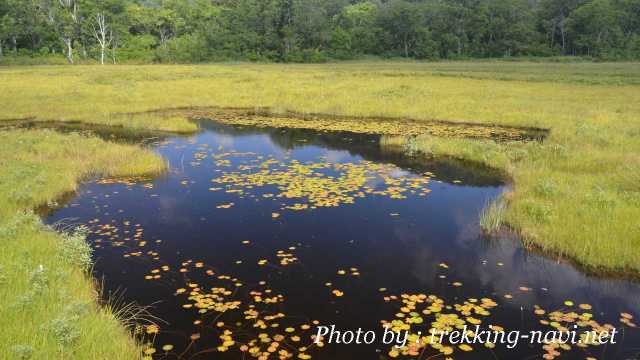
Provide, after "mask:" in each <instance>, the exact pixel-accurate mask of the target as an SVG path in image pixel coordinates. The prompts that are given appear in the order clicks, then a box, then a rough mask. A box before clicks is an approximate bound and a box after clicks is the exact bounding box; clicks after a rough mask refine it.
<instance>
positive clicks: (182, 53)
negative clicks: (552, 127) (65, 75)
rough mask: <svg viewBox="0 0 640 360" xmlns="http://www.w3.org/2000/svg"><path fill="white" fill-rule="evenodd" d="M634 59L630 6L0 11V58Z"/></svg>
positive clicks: (98, 0) (106, 6) (410, 3)
mask: <svg viewBox="0 0 640 360" xmlns="http://www.w3.org/2000/svg"><path fill="white" fill-rule="evenodd" d="M10 54H11V55H28V56H31V57H40V56H42V57H45V56H52V55H53V56H57V57H60V56H61V54H64V55H65V56H66V58H67V61H69V62H74V61H77V60H78V59H97V60H98V61H104V62H107V61H113V62H119V61H139V62H151V61H156V62H202V61H213V60H225V59H244V60H257V61H294V62H317V61H323V60H326V59H329V58H336V59H350V58H356V57H359V56H362V55H375V56H382V57H408V58H417V59H461V58H482V57H511V56H557V55H580V56H588V57H593V58H606V59H631V58H640V0H368V1H361V0H0V56H3V55H4V56H7V55H10Z"/></svg>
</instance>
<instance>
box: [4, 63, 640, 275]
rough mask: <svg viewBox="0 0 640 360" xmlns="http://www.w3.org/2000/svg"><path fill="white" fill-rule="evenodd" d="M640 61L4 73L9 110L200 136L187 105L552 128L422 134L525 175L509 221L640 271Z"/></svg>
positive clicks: (550, 242)
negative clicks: (490, 134)
mask: <svg viewBox="0 0 640 360" xmlns="http://www.w3.org/2000/svg"><path fill="white" fill-rule="evenodd" d="M639 68H640V66H639V64H635V63H628V64H553V65H550V64H544V63H542V64H533V63H518V64H515V63H506V62H482V63H438V64H429V63H413V62H403V63H383V62H375V63H344V64H324V65H276V64H271V65H250V64H226V65H201V66H164V65H162V66H161V65H150V66H104V67H100V66H76V67H64V66H60V67H46V66H45V67H37V68H33V67H20V68H6V69H0V77H2V80H3V94H2V95H1V96H0V119H14V118H28V117H35V118H37V119H55V120H72V119H75V120H81V121H85V122H93V123H103V124H116V125H121V126H130V127H144V128H157V129H164V130H180V131H191V130H193V129H194V125H193V124H191V123H189V122H188V121H187V120H186V118H185V117H176V116H173V117H171V118H165V117H162V116H160V115H157V114H141V115H134V116H122V115H118V114H123V113H132V112H144V111H150V110H156V109H165V108H176V107H208V106H219V107H250V108H262V107H268V108H270V109H271V110H272V111H273V112H275V113H283V112H285V111H297V112H302V113H326V114H338V115H352V116H364V117H367V116H385V117H409V118H414V119H424V120H429V119H443V120H451V121H465V122H469V121H471V122H479V123H490V124H501V125H516V126H534V127H542V128H548V129H550V130H551V133H550V135H549V137H548V138H547V139H546V140H545V142H544V143H543V144H513V143H512V144H496V143H494V142H491V141H476V140H465V139H450V138H440V137H433V136H421V137H419V138H418V139H414V140H412V141H411V143H412V145H411V146H413V147H414V148H415V149H418V150H420V151H423V152H432V153H435V154H442V155H452V156H457V157H462V158H470V159H474V160H478V161H482V162H484V163H487V164H489V165H492V166H495V167H498V168H501V169H504V170H505V171H507V172H508V173H509V174H510V176H511V177H512V179H513V189H512V192H511V193H510V194H508V196H506V200H507V203H508V207H507V210H506V213H505V215H504V216H505V221H506V222H507V223H508V224H509V225H510V226H512V227H513V228H515V229H517V230H519V231H520V232H521V233H522V234H524V235H525V239H526V241H527V242H528V243H531V244H536V245H538V246H540V247H542V248H544V249H546V250H549V251H552V252H555V253H559V254H563V255H566V256H569V257H572V258H574V259H576V260H578V261H579V262H581V263H582V264H583V265H586V266H588V267H590V268H592V269H593V270H599V271H604V270H607V271H609V270H616V271H636V272H637V271H638V270H640V251H639V250H640V227H639V226H638V225H637V224H638V222H637V220H636V219H638V218H640V188H639V184H640V175H639V174H640V156H639V154H640V141H638V137H639V136H640V124H639V119H640V86H639V85H637V84H638V83H639V81H638V79H639V77H640V71H639V70H638V69H639Z"/></svg>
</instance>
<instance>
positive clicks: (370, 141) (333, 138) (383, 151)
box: [199, 120, 504, 186]
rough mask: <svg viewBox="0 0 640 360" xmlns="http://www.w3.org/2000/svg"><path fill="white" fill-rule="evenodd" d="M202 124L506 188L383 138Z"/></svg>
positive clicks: (478, 171)
mask: <svg viewBox="0 0 640 360" xmlns="http://www.w3.org/2000/svg"><path fill="white" fill-rule="evenodd" d="M199 124H200V127H201V128H203V129H207V130H211V131H214V132H217V133H223V134H229V135H233V136H243V135H259V134H263V135H267V136H269V138H270V139H271V141H272V142H273V143H274V144H276V145H278V146H280V147H281V148H282V149H285V150H290V149H295V148H299V147H304V146H307V145H314V146H319V147H323V148H326V149H330V150H340V151H348V152H349V154H351V155H352V156H361V157H362V158H364V159H366V160H370V161H376V162H385V163H391V164H394V165H396V166H398V167H400V168H403V169H406V170H410V171H412V172H415V173H424V172H427V171H430V172H432V173H433V174H435V178H436V179H438V180H441V181H444V182H447V183H453V181H454V180H461V181H462V183H461V185H466V186H502V185H504V176H503V174H502V173H501V172H500V171H498V170H495V169H492V168H489V167H487V166H484V165H482V164H480V163H477V162H473V161H465V160H459V159H452V158H444V157H426V156H409V155H407V154H406V153H405V152H404V151H403V150H402V149H400V148H398V147H393V146H387V145H388V144H383V141H382V140H383V137H382V136H380V135H372V134H359V133H351V132H337V131H317V130H309V129H290V128H259V127H252V126H244V125H225V124H220V123H217V122H215V121H211V120H203V121H201V122H200V123H199Z"/></svg>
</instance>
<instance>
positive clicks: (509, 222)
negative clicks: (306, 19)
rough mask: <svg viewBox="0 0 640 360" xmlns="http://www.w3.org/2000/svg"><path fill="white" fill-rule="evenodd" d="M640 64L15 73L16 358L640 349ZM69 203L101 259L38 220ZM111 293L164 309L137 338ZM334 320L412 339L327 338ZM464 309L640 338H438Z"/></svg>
mask: <svg viewBox="0 0 640 360" xmlns="http://www.w3.org/2000/svg"><path fill="white" fill-rule="evenodd" d="M549 68H550V69H551V70H552V71H550V70H549ZM636 68H637V64H577V65H576V64H554V65H549V64H518V63H491V62H487V63H482V64H474V63H444V64H421V63H382V62H380V63H377V62H376V63H344V64H330V65H308V66H302V65H245V64H237V65H206V66H205V65H202V66H140V67H134V66H118V67H88V66H86V67H85V66H83V67H76V68H65V67H39V68H7V69H0V74H1V75H2V77H3V80H4V84H6V85H5V87H6V88H7V89H10V91H8V92H5V93H3V94H2V95H0V102H1V103H0V105H2V106H0V118H1V119H3V120H1V121H2V122H0V124H3V123H4V125H7V127H4V128H3V129H2V130H0V131H1V136H2V139H3V141H2V144H0V151H1V153H2V160H1V161H2V166H3V175H2V180H1V183H0V196H1V197H2V199H5V200H6V201H4V200H3V205H2V209H1V211H2V212H1V213H2V214H3V216H2V220H1V221H0V230H1V231H0V236H1V237H2V238H3V239H6V240H7V243H8V244H11V246H7V248H6V249H5V250H4V251H3V253H2V270H1V271H2V274H3V275H4V277H3V278H4V279H5V280H3V283H4V284H5V285H3V286H2V287H0V294H1V295H2V299H3V303H5V304H7V306H6V307H3V308H2V309H0V313H1V314H2V320H3V324H7V327H8V329H10V331H8V332H6V333H5V334H4V335H3V336H2V341H1V347H0V351H1V354H2V356H5V355H6V356H5V357H8V358H12V357H16V356H22V354H31V355H30V356H32V357H33V358H47V357H48V356H50V355H51V354H73V356H76V357H80V358H125V359H126V358H132V357H136V356H139V357H152V358H158V359H162V358H167V359H172V358H193V359H209V358H214V359H218V358H219V359H227V358H228V359H238V358H243V356H244V357H245V358H250V357H256V358H260V357H262V358H274V359H276V358H300V359H304V358H309V357H310V358H318V359H352V358H363V359H367V358H395V357H397V358H419V359H425V358H429V357H431V356H436V357H442V358H446V357H452V358H487V357H493V356H497V357H498V358H528V357H542V356H545V358H556V357H558V358H568V359H572V358H589V357H593V358H598V359H600V358H605V359H607V358H614V359H617V358H621V359H624V358H633V357H634V356H638V350H637V344H638V343H639V342H640V334H638V332H637V329H636V326H635V321H636V318H634V317H635V316H637V315H638V314H640V304H639V303H638V301H637V299H638V298H640V296H638V295H639V293H640V287H639V285H638V284H637V282H636V280H634V279H636V278H637V271H638V269H639V268H640V258H638V256H639V255H638V254H640V252H638V251H635V250H637V249H638V248H639V247H640V243H639V242H640V228H638V226H637V222H636V221H635V220H634V219H636V218H637V217H638V215H640V206H639V205H640V203H639V202H638V201H639V199H640V198H639V197H638V196H639V194H640V189H639V188H638V183H639V182H638V180H640V178H638V176H639V171H638V170H639V168H638V166H639V165H640V164H639V163H638V161H637V160H638V151H639V150H640V149H639V148H638V147H639V145H638V142H637V141H636V140H637V139H635V137H637V135H638V131H640V128H639V124H638V122H637V119H638V116H639V115H640V108H638V105H637V104H638V103H640V101H637V100H640V99H637V97H638V94H640V91H638V90H640V88H638V85H637V84H636V82H635V80H634V79H635V74H636V72H635V69H636ZM621 71H622V72H624V73H626V74H628V76H627V78H626V79H627V80H626V81H622V82H621V81H620V78H619V77H617V76H614V75H615V74H618V73H619V72H621ZM169 74H170V75H171V76H169ZM585 74H592V75H590V77H589V76H587V75H585ZM607 74H609V75H611V76H609V75H607ZM585 76H586V77H589V78H590V79H592V80H593V81H583V78H584V77H585ZM50 77H54V78H56V79H58V80H60V81H58V80H56V81H54V82H51V81H46V79H47V78H50ZM62 79H64V81H62ZM96 79H99V80H100V81H96ZM109 79H111V80H109ZM116 80H117V81H116ZM614 80H615V81H614ZM105 95H108V96H105ZM230 108H233V109H232V110H229V109H230ZM20 119H29V122H30V123H29V124H28V125H27V126H23V125H24V124H23V122H21V121H20ZM44 121H55V123H49V124H45V123H44ZM449 122H452V124H450V123H449ZM81 124H87V125H91V124H94V125H95V124H98V125H100V129H97V130H94V131H92V129H91V126H88V127H86V128H84V125H81ZM455 124H460V125H455ZM485 125H486V126H485ZM51 126H54V127H56V128H57V130H60V131H55V132H54V131H51V130H46V129H41V128H40V127H51ZM114 126H115V128H118V129H119V130H118V131H117V132H111V131H109V129H110V128H112V127H114ZM129 130H131V132H130V131H129ZM172 132H173V133H172ZM92 133H93V134H96V135H98V136H100V137H102V139H103V140H101V139H99V138H97V137H95V135H91V134H92ZM68 160H72V161H68ZM150 175H151V176H150ZM140 176H144V178H140ZM80 183H81V184H82V185H78V184H80ZM69 191H75V192H73V193H69ZM65 193H68V194H69V195H68V196H65V197H64V200H61V198H60V197H61V196H62V195H63V194H65ZM47 203H48V204H49V206H48V208H49V210H48V212H46V214H45V215H44V217H43V220H44V222H45V223H47V224H52V225H53V226H54V228H56V229H58V230H59V231H70V230H71V229H72V228H75V227H76V226H78V225H84V226H85V227H86V230H85V231H86V232H85V233H84V234H83V235H84V236H86V239H87V242H88V244H89V245H90V246H91V249H92V250H91V252H89V251H88V249H85V248H83V247H82V246H80V244H81V242H78V241H76V240H77V239H78V238H80V237H79V236H80V235H77V234H76V235H73V234H72V235H56V234H55V233H54V232H51V231H50V230H47V229H46V228H45V227H43V226H42V224H40V222H39V220H38V219H37V218H36V217H34V216H33V215H28V214H27V215H25V214H24V211H27V210H29V209H33V208H36V207H40V206H42V205H46V204H47ZM481 214H482V218H481ZM480 224H482V225H483V226H484V227H485V228H494V229H498V231H497V232H491V233H487V232H486V231H483V230H482V229H481V227H480ZM505 228H510V229H511V230H513V231H511V232H509V231H505V230H504V229H505ZM65 239H66V240H65ZM69 239H72V240H69ZM73 239H76V240H73ZM80 239H81V238H80ZM38 244H42V245H41V246H40V245H38ZM70 244H71V245H70ZM69 249H72V250H69ZM73 249H75V250H73ZM70 251H71V254H72V255H69V254H70ZM51 254H55V255H51ZM65 254H66V255H65ZM82 254H85V258H86V254H91V259H92V260H93V265H92V271H93V275H94V276H95V277H96V278H97V279H99V280H100V288H101V293H100V294H96V293H94V292H93V291H91V284H90V281H88V280H87V277H86V274H85V273H84V272H83V271H82V267H83V265H80V264H79V262H78V261H76V260H78V259H82V258H83V255H82ZM69 259H71V260H69ZM74 259H75V260H74ZM557 260H568V261H557ZM80 263H81V261H80ZM39 265H43V267H42V268H40V266H39ZM13 269H16V270H15V271H14V270H13ZM40 269H44V272H42V271H41V270H40ZM42 274H44V275H42ZM598 275H600V276H598ZM601 275H606V276H604V277H602V276H601ZM38 279H45V280H46V281H45V280H42V281H40V280H38ZM70 279H74V280H70ZM78 279H79V280H78ZM6 284H10V286H7V285H6ZM42 284H46V285H42ZM42 289H44V290H42ZM114 298H117V299H118V301H119V302H120V303H136V304H138V305H140V306H144V307H145V309H146V311H148V312H149V313H148V314H146V315H139V316H138V315H136V314H134V313H131V312H129V313H127V314H128V317H127V314H124V317H127V319H128V320H131V321H130V324H131V325H132V328H131V329H132V330H133V332H134V334H135V338H136V339H138V340H139V341H140V343H139V344H137V345H136V344H135V343H134V342H133V340H132V339H130V338H128V337H127V334H126V331H125V330H124V329H122V328H120V327H119V325H118V322H117V318H118V317H120V320H121V321H122V320H123V319H122V317H123V314H122V313H120V314H118V313H117V312H116V313H115V314H113V313H110V312H109V311H108V310H105V309H106V308H105V307H96V306H95V302H94V300H96V299H101V300H109V299H114ZM70 299H71V300H73V301H71V300H70ZM125 320H126V319H125ZM36 322H37V323H38V324H42V325H36V324H35V323H36ZM98 323H104V324H109V325H105V326H104V327H103V328H102V329H101V331H97V330H95V329H96V324H98ZM25 324H26V325H25ZM328 324H335V325H336V327H337V328H340V329H357V328H358V327H361V328H365V329H375V330H380V329H382V327H383V326H384V325H386V326H388V327H389V328H390V329H392V330H393V331H397V332H405V331H406V332H407V335H408V338H410V339H411V341H410V342H409V343H408V344H407V345H406V346H403V347H400V348H393V347H391V346H382V345H380V344H379V343H376V344H375V345H371V346H367V345H364V346H363V345H338V344H331V343H329V341H327V339H323V341H320V342H315V341H314V338H313V336H314V335H315V334H316V331H317V327H318V326H322V325H328ZM465 325H466V326H468V327H470V328H471V327H475V326H476V325H478V326H481V327H486V326H489V325H492V326H495V327H496V328H501V329H505V330H514V329H518V330H521V331H547V330H561V331H562V330H567V329H572V328H573V326H574V325H576V328H578V329H580V330H581V331H588V330H594V331H605V330H607V331H611V330H614V329H615V330H616V331H618V332H619V334H620V335H621V336H620V338H619V339H620V341H619V342H618V343H617V344H615V345H607V346H596V345H595V344H592V343H584V344H580V346H577V345H563V344H546V345H545V344H533V345H530V344H525V345H522V344H521V345H519V346H517V347H515V348H514V349H509V348H507V347H506V346H505V345H504V344H499V343H495V342H492V341H489V340H487V341H484V342H483V343H481V344H472V345H470V346H461V345H458V344H453V343H448V342H446V341H445V342H443V343H438V344H431V343H429V339H428V336H426V334H428V333H429V331H430V329H436V330H441V329H457V328H461V327H463V326H465ZM36 328H38V329H40V331H33V329H36ZM29 330H31V331H29ZM94 330H95V331H94ZM113 334H118V335H115V336H114V335H113ZM107 337H108V338H109V341H102V340H101V339H104V338H107ZM69 356H71V355H69Z"/></svg>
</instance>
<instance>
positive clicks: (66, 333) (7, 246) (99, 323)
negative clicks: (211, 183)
mask: <svg viewBox="0 0 640 360" xmlns="http://www.w3.org/2000/svg"><path fill="white" fill-rule="evenodd" d="M164 166H165V165H164V163H163V161H162V159H160V158H159V157H158V156H156V155H155V154H153V153H152V152H150V151H147V150H143V149H140V148H137V147H134V146H127V145H117V144H112V143H107V142H104V141H102V140H100V139H98V138H88V137H83V136H80V135H77V134H71V135H63V134H59V133H56V132H52V131H47V130H29V131H25V130H5V131H0V167H1V168H2V176H1V177H0V242H2V245H3V246H2V251H1V252H0V264H1V265H0V322H1V323H2V327H3V328H2V331H1V332H0V358H2V359H20V358H33V359H49V358H60V359H67V358H74V359H75V358H82V359H132V358H137V357H139V354H140V351H139V348H138V345H137V344H136V343H135V341H134V340H133V338H132V337H131V336H130V334H129V332H128V331H127V330H126V329H125V328H124V327H123V326H122V323H121V321H122V320H125V319H122V318H120V316H119V315H118V313H117V311H115V310H114V309H112V308H111V307H109V306H103V307H99V306H98V303H97V297H98V294H97V292H96V287H95V286H94V284H93V280H92V278H91V276H89V275H88V267H89V266H90V260H91V258H90V251H91V250H90V247H89V246H88V244H87V243H86V242H85V239H84V236H83V235H82V234H61V233H57V232H55V231H53V230H52V229H50V228H48V227H46V226H44V225H43V224H42V223H41V221H40V219H39V218H38V216H36V215H34V214H33V213H32V212H30V211H29V210H30V209H32V208H34V207H36V206H39V205H42V204H46V203H48V202H51V201H54V200H55V199H57V198H58V197H59V196H61V195H62V194H64V193H66V192H69V191H73V190H74V189H75V188H76V186H77V184H78V182H79V181H81V180H82V179H83V178H87V177H90V176H97V175H110V176H132V175H143V174H148V175H151V174H157V173H159V172H161V171H163V169H164Z"/></svg>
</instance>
